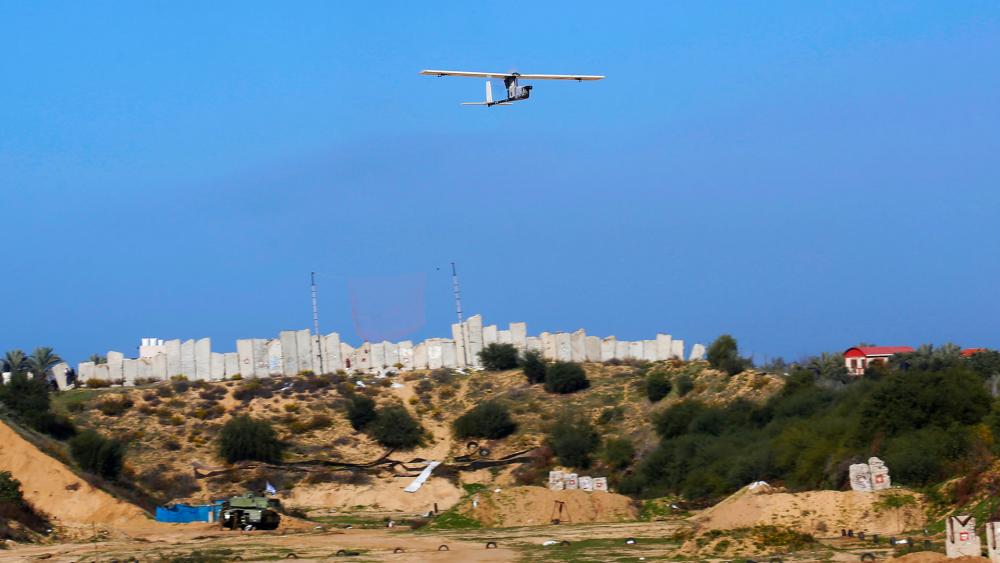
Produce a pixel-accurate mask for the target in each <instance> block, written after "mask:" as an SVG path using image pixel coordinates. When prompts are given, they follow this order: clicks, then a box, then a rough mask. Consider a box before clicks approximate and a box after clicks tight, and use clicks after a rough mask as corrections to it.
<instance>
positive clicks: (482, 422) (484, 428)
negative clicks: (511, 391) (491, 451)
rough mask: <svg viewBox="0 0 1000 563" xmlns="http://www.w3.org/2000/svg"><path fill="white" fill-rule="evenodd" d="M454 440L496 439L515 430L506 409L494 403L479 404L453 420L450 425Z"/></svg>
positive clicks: (515, 425) (515, 426) (514, 424)
mask: <svg viewBox="0 0 1000 563" xmlns="http://www.w3.org/2000/svg"><path fill="white" fill-rule="evenodd" d="M452 426H453V429H454V431H455V437H456V438H488V439H492V440H495V439H498V438H503V437H504V436H509V435H510V434H511V433H513V432H514V430H516V429H517V424H516V423H515V422H514V421H513V420H511V418H510V412H509V411H508V410H507V407H506V406H504V405H503V404H501V403H498V402H496V401H487V402H485V403H480V404H478V405H476V406H475V407H473V408H472V409H471V410H469V411H468V412H466V413H465V414H463V415H462V416H460V417H458V418H457V419H455V422H454V423H453V424H452Z"/></svg>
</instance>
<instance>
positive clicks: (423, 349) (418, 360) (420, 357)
mask: <svg viewBox="0 0 1000 563" xmlns="http://www.w3.org/2000/svg"><path fill="white" fill-rule="evenodd" d="M413 369H427V343H426V342H421V343H420V344H417V345H416V346H414V347H413Z"/></svg>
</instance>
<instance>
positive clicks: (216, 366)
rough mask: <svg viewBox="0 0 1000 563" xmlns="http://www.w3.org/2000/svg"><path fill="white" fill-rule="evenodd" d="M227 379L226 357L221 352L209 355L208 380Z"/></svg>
mask: <svg viewBox="0 0 1000 563" xmlns="http://www.w3.org/2000/svg"><path fill="white" fill-rule="evenodd" d="M225 378H226V355H225V354H221V353H219V352H212V353H211V354H209V368H208V379H209V380H211V381H222V380H223V379H225Z"/></svg>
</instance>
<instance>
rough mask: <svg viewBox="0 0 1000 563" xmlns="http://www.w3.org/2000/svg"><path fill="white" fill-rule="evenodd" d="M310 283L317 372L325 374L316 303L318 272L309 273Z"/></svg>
mask: <svg viewBox="0 0 1000 563" xmlns="http://www.w3.org/2000/svg"><path fill="white" fill-rule="evenodd" d="M309 282H310V285H311V286H312V305H313V333H314V336H313V339H314V340H313V342H315V343H316V347H315V350H316V361H317V362H319V364H318V365H319V369H317V370H316V371H318V372H319V373H324V371H325V370H324V369H323V368H324V367H326V366H324V365H323V350H322V348H323V346H322V340H321V339H320V336H319V304H318V303H317V301H316V272H309Z"/></svg>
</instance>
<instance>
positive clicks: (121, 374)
mask: <svg viewBox="0 0 1000 563" xmlns="http://www.w3.org/2000/svg"><path fill="white" fill-rule="evenodd" d="M124 363H125V355H124V354H122V353H121V352H115V351H109V352H108V361H107V366H108V377H107V380H108V381H112V382H118V381H122V380H123V379H125V370H124Z"/></svg>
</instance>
